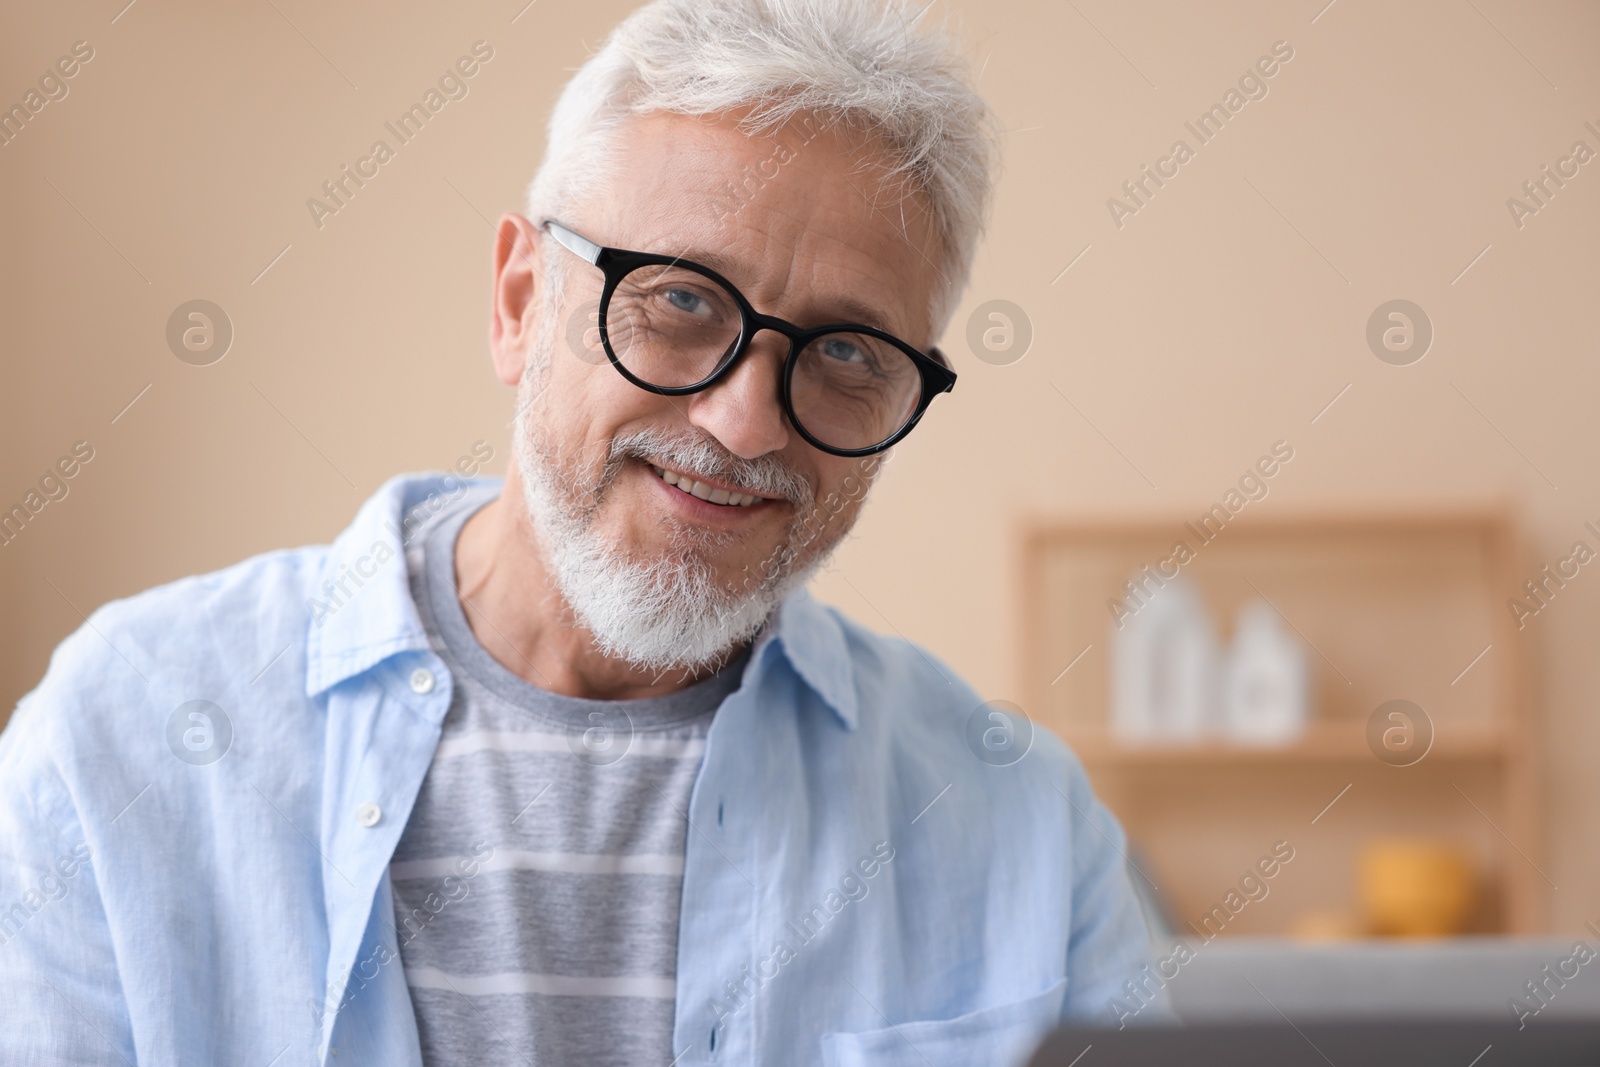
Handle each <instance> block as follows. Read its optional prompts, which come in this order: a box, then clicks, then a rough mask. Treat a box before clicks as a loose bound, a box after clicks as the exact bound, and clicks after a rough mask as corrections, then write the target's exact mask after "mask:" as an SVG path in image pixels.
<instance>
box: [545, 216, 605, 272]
mask: <svg viewBox="0 0 1600 1067" xmlns="http://www.w3.org/2000/svg"><path fill="white" fill-rule="evenodd" d="M541 225H542V226H544V228H545V229H547V230H549V231H550V235H551V236H552V237H554V238H555V239H556V240H557V241H560V242H561V244H562V247H564V248H566V249H568V250H570V251H571V252H573V253H574V254H575V255H578V256H580V257H582V258H583V259H584V260H586V261H587V262H589V263H594V262H595V261H597V260H598V259H599V258H600V246H599V245H597V244H595V243H594V242H593V241H591V240H589V239H588V238H587V237H582V236H579V235H578V234H576V233H573V232H572V231H571V230H569V229H567V228H566V227H565V226H563V225H561V223H559V222H557V221H556V220H555V219H545V220H544V222H543V223H541Z"/></svg>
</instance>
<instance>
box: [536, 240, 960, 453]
mask: <svg viewBox="0 0 1600 1067" xmlns="http://www.w3.org/2000/svg"><path fill="white" fill-rule="evenodd" d="M539 226H540V228H541V229H543V230H546V231H548V232H549V233H550V235H551V236H553V237H554V238H555V239H556V240H557V241H559V242H560V243H561V245H562V247H564V248H566V249H568V250H570V251H571V252H573V253H574V254H576V255H577V256H578V257H580V258H581V259H583V260H584V261H585V262H588V263H592V264H594V265H595V266H596V267H599V268H600V270H601V271H602V272H603V273H604V274H605V287H604V289H603V290H602V291H601V294H600V316H599V320H598V325H599V327H600V341H601V343H602V344H603V345H604V346H605V351H606V356H607V357H608V358H609V359H610V361H611V365H612V366H613V367H616V368H617V370H618V372H620V373H621V374H622V376H623V377H624V378H626V379H628V381H630V382H632V383H633V384H634V385H636V386H638V387H639V388H641V389H645V390H648V391H650V392H652V393H659V394H661V395H663V396H683V395H686V394H688V393H698V392H700V391H701V390H702V389H709V388H710V387H711V386H713V385H715V384H716V383H717V382H719V381H721V380H722V379H723V378H724V377H726V376H727V374H728V372H729V371H731V370H732V369H733V366H734V364H736V363H737V362H738V361H739V359H740V357H742V356H743V355H744V354H745V353H746V352H748V351H749V350H750V342H751V340H752V339H753V338H754V337H755V335H756V334H757V333H759V332H760V331H762V330H772V331H774V332H776V333H780V334H782V335H783V336H784V337H786V338H788V339H789V355H788V358H787V359H786V360H785V361H784V364H783V373H782V374H781V375H780V376H779V379H778V381H779V385H778V393H779V401H780V402H781V403H782V405H783V410H784V413H785V414H786V415H787V416H788V417H789V422H790V423H791V424H792V425H793V426H794V428H795V430H796V431H797V432H798V433H799V434H800V436H801V437H803V438H805V440H806V441H808V442H810V443H811V444H812V445H814V446H815V447H817V448H819V449H821V450H822V451H824V452H828V453H831V454H833V455H836V456H869V455H872V454H874V453H877V452H882V451H883V450H884V449H886V448H888V447H889V446H891V445H893V444H894V443H895V442H896V441H899V440H900V439H901V438H902V437H904V436H905V435H906V434H908V433H910V432H911V429H912V427H914V426H916V424H917V421H918V420H919V419H921V418H922V414H923V412H925V411H926V410H927V409H928V405H929V404H931V403H932V402H933V398H934V397H936V396H938V395H939V394H940V393H948V392H949V391H950V390H951V389H952V388H954V387H955V384H956V375H955V372H954V371H952V370H951V369H950V367H949V366H948V364H947V363H946V361H945V358H944V356H943V354H941V353H940V352H939V350H938V349H937V348H933V349H930V350H929V352H930V353H931V354H930V355H924V354H923V353H922V352H919V351H917V350H916V349H915V348H913V347H912V346H910V345H908V344H906V343H905V342H904V341H902V340H900V339H899V338H897V337H894V336H892V335H891V334H888V333H885V332H884V331H883V330H879V329H876V328H875V327H872V326H863V325H861V324H859V323H838V322H836V323H829V324H827V325H825V326H813V327H809V328H807V327H801V326H796V325H795V324H794V323H792V322H786V321H784V320H783V319H779V318H774V317H772V316H771V315H763V314H761V313H760V312H758V311H756V309H755V308H753V307H751V306H750V301H748V300H746V299H745V297H744V294H743V293H741V292H739V290H738V289H736V288H734V286H733V284H732V283H731V282H729V281H728V280H727V279H726V278H724V277H722V275H720V274H718V273H717V272H716V271H714V270H712V269H711V268H709V267H704V266H701V265H700V264H698V263H692V262H690V261H689V260H686V259H682V258H679V257H677V256H663V255H656V254H654V253H651V252H629V251H626V250H624V249H621V248H606V247H603V246H601V245H598V244H595V243H594V242H593V241H591V240H589V239H588V238H586V237H584V236H582V235H580V234H578V233H575V232H573V231H572V230H570V229H568V228H567V227H565V226H563V225H561V223H559V222H556V221H555V220H554V219H544V220H543V221H541V222H540V224H539Z"/></svg>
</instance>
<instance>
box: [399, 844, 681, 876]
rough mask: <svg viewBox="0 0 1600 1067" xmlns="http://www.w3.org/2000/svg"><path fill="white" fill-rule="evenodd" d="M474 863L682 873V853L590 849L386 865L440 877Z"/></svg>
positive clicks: (487, 867)
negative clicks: (607, 851)
mask: <svg viewBox="0 0 1600 1067" xmlns="http://www.w3.org/2000/svg"><path fill="white" fill-rule="evenodd" d="M473 863H476V864H477V865H478V870H479V871H480V872H484V871H557V872H560V873H562V874H665V875H672V876H674V877H682V875H683V856H682V855H681V854H677V855H656V854H652V853H648V852H634V853H629V854H627V855H616V854H605V853H592V852H521V851H516V850H512V849H501V850H500V851H498V852H496V853H495V854H494V855H493V856H491V857H489V858H488V859H486V860H479V859H476V858H474V857H470V856H441V857H438V858H435V859H426V860H397V861H395V862H393V863H391V864H389V876H390V877H391V878H394V879H396V880H404V879H408V878H443V877H446V876H448V875H452V874H453V875H456V876H457V877H461V876H462V871H463V870H464V869H465V868H470V866H471V865H472V864H473Z"/></svg>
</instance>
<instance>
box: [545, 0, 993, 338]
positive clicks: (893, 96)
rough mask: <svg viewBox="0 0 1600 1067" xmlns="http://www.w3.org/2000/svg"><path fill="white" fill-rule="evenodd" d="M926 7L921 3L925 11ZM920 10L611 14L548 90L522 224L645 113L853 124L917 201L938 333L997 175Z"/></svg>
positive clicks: (657, 6)
mask: <svg viewBox="0 0 1600 1067" xmlns="http://www.w3.org/2000/svg"><path fill="white" fill-rule="evenodd" d="M929 6H931V4H930V5H929ZM927 10H928V7H927V6H924V7H922V8H920V9H917V10H913V9H912V8H910V7H909V5H908V3H907V2H906V0H654V2H652V3H649V4H646V5H645V6H644V7H642V8H640V9H639V10H637V11H635V12H634V13H633V14H632V15H630V16H629V17H628V18H627V19H625V20H623V22H622V23H621V24H619V25H618V26H617V27H616V29H614V30H613V31H612V33H611V35H610V36H609V37H608V38H607V39H606V42H605V44H604V45H603V46H602V47H601V49H600V50H599V51H598V52H596V53H595V54H594V55H593V56H591V57H590V58H589V60H588V61H587V62H586V63H584V65H583V66H582V67H581V68H579V70H578V72H577V74H575V75H574V76H573V78H572V80H571V81H569V82H568V83H567V86H566V88H565V89H564V90H562V93H561V96H560V99H558V100H557V101H556V105H555V108H554V110H553V111H552V112H551V115H550V124H549V141H548V144H547V147H546V151H545V156H544V160H543V162H542V163H541V164H540V167H539V171H538V173H537V174H535V175H534V178H533V181H532V182H531V183H530V184H529V186H528V215H529V217H530V218H532V219H533V220H534V221H536V222H537V221H538V219H539V218H540V217H541V216H543V215H557V214H560V213H562V212H564V211H568V210H570V208H571V205H572V204H574V203H575V202H577V201H578V200H579V199H580V198H581V196H582V195H583V194H584V193H586V192H592V190H594V189H596V188H598V187H600V186H601V183H602V182H603V181H604V179H605V178H606V177H607V176H609V174H610V169H609V168H610V166H611V165H612V164H613V163H614V161H615V151H614V139H613V138H612V136H611V135H612V134H613V133H614V132H615V131H616V129H617V128H618V127H619V126H620V125H621V124H622V123H623V121H624V120H626V119H627V118H629V117H630V116H633V115H639V114H643V113H645V112H650V111H666V112H674V113H678V114H683V115H695V116H700V115H706V116H710V115H718V114H722V113H726V112H730V111H735V110H743V111H745V112H746V114H745V117H744V118H743V120H742V125H743V127H744V128H745V129H746V130H747V131H748V132H751V133H762V132H766V131H769V130H773V129H776V128H778V127H780V126H782V125H783V124H784V123H785V122H787V121H789V120H790V119H793V118H796V117H798V116H800V115H802V114H803V113H807V112H812V113H816V114H817V115H819V116H820V117H822V118H823V119H824V120H826V121H828V122H830V123H831V122H834V121H842V122H844V123H847V124H848V125H850V126H853V127H856V128H859V129H862V130H864V131H866V132H868V133H870V134H871V135H873V136H874V137H876V138H877V139H879V140H880V141H881V142H882V144H883V145H884V146H885V147H886V149H887V151H888V154H889V157H890V169H889V176H890V177H891V178H896V179H899V180H902V181H907V182H909V183H910V185H911V187H912V188H914V189H916V190H918V191H920V192H921V193H922V194H923V195H924V196H925V197H926V199H927V202H928V205H929V209H930V212H931V219H930V220H931V222H932V224H933V227H934V232H935V235H936V237H937V240H938V242H939V256H940V259H939V263H938V266H939V271H940V277H941V284H940V285H938V286H937V287H936V289H935V292H934V293H933V295H932V300H931V305H930V307H929V324H930V326H931V327H932V329H933V333H934V336H938V334H940V333H941V332H942V331H943V329H944V327H945V326H946V325H947V324H948V322H949V319H950V316H951V315H952V314H953V313H954V311H955V306H956V303H957V301H959V300H960V298H961V293H962V291H963V289H965V287H966V283H967V278H968V275H969V273H970V271H971V269H972V260H973V255H974V252H975V250H976V248H977V243H978V238H979V236H980V235H981V233H982V231H983V228H984V225H985V223H986V222H987V220H988V214H989V205H990V197H991V189H992V185H993V181H994V172H995V170H996V168H997V166H998V151H997V141H998V138H997V135H996V133H995V127H994V118H993V115H992V113H991V112H990V111H989V109H988V107H987V106H986V105H985V104H984V102H983V100H982V98H980V97H979V96H978V95H977V93H976V92H975V91H974V90H973V88H972V87H971V85H970V83H969V81H968V78H967V70H968V67H967V63H966V61H965V60H964V59H963V58H962V56H961V55H960V53H959V52H958V51H957V48H956V46H955V44H954V42H953V41H952V40H951V39H950V38H949V37H947V36H945V35H944V34H943V33H942V32H937V31H936V32H931V33H922V32H920V31H919V23H920V22H921V21H922V19H923V17H924V16H925V15H926V14H927Z"/></svg>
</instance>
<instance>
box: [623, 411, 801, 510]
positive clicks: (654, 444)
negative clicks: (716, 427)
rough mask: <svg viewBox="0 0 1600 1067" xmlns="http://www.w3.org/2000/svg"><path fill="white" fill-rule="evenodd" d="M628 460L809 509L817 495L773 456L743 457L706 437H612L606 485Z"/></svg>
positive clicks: (651, 433)
mask: <svg viewBox="0 0 1600 1067" xmlns="http://www.w3.org/2000/svg"><path fill="white" fill-rule="evenodd" d="M629 459H643V460H647V461H649V460H658V461H660V462H663V463H668V464H670V465H672V466H674V467H679V468H681V469H683V470H689V471H694V472H696V473H698V474H704V475H706V476H708V477H711V478H716V479H717V480H719V481H724V482H730V483H732V484H733V485H741V486H744V487H745V488H747V489H751V490H754V491H755V492H757V493H760V494H763V495H766V496H775V497H778V498H779V499H781V500H787V501H789V502H790V503H792V504H794V505H795V506H796V507H797V508H800V509H802V510H807V509H809V508H810V507H811V505H812V503H813V502H814V499H815V496H816V493H815V491H814V490H813V489H812V488H811V483H810V482H808V481H806V480H805V479H804V478H802V477H801V476H800V475H799V474H797V473H795V472H794V471H792V470H790V469H789V468H788V467H786V466H784V465H783V464H782V463H780V462H778V460H777V459H776V458H775V457H773V456H761V457H759V458H757V459H742V458H740V457H739V456H735V455H733V454H732V453H731V452H729V451H728V450H727V449H725V448H723V447H722V446H721V445H719V444H717V443H716V441H714V440H712V439H710V438H707V437H695V436H692V435H691V436H687V437H685V436H679V435H675V434H671V433H668V432H667V431H665V430H655V429H646V430H637V431H634V432H633V433H628V434H619V435H618V436H616V437H614V438H612V440H611V454H610V456H609V457H608V458H607V460H606V471H605V476H604V482H605V484H607V485H609V484H610V483H611V481H612V480H613V479H614V478H615V477H616V475H617V472H618V471H620V470H621V469H622V464H623V463H624V462H625V461H626V460H629Z"/></svg>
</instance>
